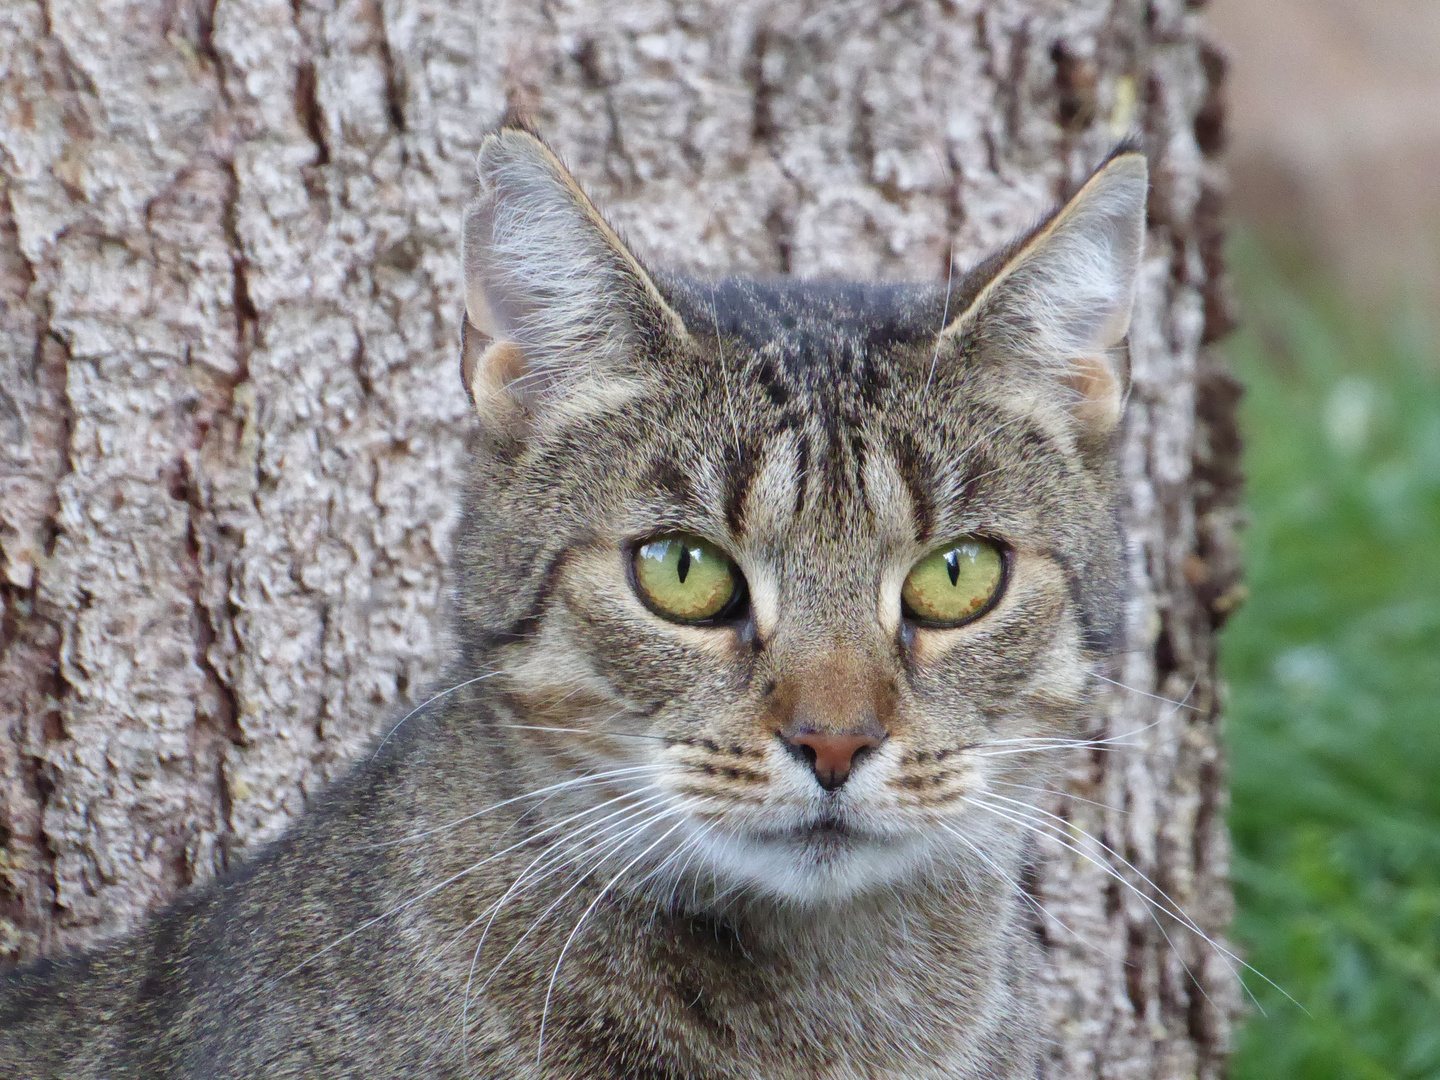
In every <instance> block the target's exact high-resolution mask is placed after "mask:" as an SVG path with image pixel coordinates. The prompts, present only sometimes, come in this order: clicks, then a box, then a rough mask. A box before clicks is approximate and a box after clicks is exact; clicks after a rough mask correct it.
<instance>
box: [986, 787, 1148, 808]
mask: <svg viewBox="0 0 1440 1080" xmlns="http://www.w3.org/2000/svg"><path fill="white" fill-rule="evenodd" d="M987 782H988V783H991V784H999V785H1000V786H1001V787H1012V788H1020V789H1021V790H1024V791H1036V792H1039V793H1041V794H1042V795H1059V796H1060V797H1061V798H1064V799H1071V800H1073V801H1074V802H1081V803H1085V804H1087V805H1089V806H1098V807H1099V808H1100V809H1101V810H1111V811H1114V812H1115V813H1117V814H1124V815H1126V816H1127V817H1128V816H1129V814H1130V811H1129V810H1121V809H1120V808H1119V807H1118V806H1111V805H1110V804H1109V803H1104V802H1097V801H1096V800H1094V799H1086V798H1084V797H1082V796H1080V795H1076V794H1075V793H1074V792H1073V791H1061V790H1060V789H1059V788H1048V787H1036V786H1035V785H1034V784H1016V783H1012V782H1011V781H1009V780H995V779H991V780H989V781H987ZM1027 805H1029V804H1027Z"/></svg>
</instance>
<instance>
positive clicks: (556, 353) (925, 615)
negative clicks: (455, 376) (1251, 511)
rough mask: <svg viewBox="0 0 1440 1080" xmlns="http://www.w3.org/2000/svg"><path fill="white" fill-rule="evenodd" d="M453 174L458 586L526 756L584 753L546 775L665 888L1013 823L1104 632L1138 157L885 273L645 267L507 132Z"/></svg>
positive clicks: (1136, 230) (868, 862) (999, 830)
mask: <svg viewBox="0 0 1440 1080" xmlns="http://www.w3.org/2000/svg"><path fill="white" fill-rule="evenodd" d="M479 174H480V194H479V198H478V199H477V201H476V202H475V203H474V204H473V205H472V206H471V208H470V210H469V212H468V215H467V218H466V222H465V255H464V259H465V275H466V309H467V317H466V323H467V326H466V341H465V346H464V353H465V355H464V362H463V373H464V377H465V381H466V384H467V387H468V389H469V391H470V393H471V395H472V397H473V399H474V400H475V403H476V408H477V410H478V412H479V414H480V418H481V423H480V432H481V434H480V437H479V439H478V440H477V457H476V461H475V463H474V465H473V475H472V481H471V489H470V494H469V503H468V509H467V512H466V520H465V524H464V526H463V528H462V530H461V536H460V539H459V543H458V548H457V553H456V572H457V576H458V579H459V590H458V591H459V612H460V621H461V626H462V633H463V634H464V635H465V636H466V637H467V638H468V639H469V641H470V642H471V650H472V651H471V655H472V656H473V657H475V658H477V659H484V660H485V661H486V662H488V663H490V664H493V665H495V666H496V667H497V668H498V669H500V670H501V672H502V674H501V675H500V676H497V677H496V678H495V679H494V680H493V681H492V682H491V684H490V685H491V686H492V687H493V688H494V690H495V693H494V695H493V697H494V700H495V701H496V702H497V703H498V705H499V708H500V710H501V715H502V719H503V720H505V721H508V722H510V723H512V724H513V725H514V726H513V727H510V728H507V729H506V731H507V737H508V738H512V739H514V740H516V741H517V742H518V743H519V744H521V746H522V754H521V757H522V760H524V761H525V762H526V768H527V771H528V774H529V776H530V779H532V780H533V781H534V783H535V784H536V785H538V786H544V785H545V784H546V783H549V784H564V783H566V781H567V778H570V777H579V776H582V775H586V774H595V775H598V774H601V773H605V772H608V771H610V770H616V771H615V772H614V773H613V775H611V776H610V777H609V778H608V779H607V780H606V781H605V782H604V783H600V782H597V783H593V784H591V783H577V784H575V785H574V786H572V787H570V788H568V789H557V790H564V791H566V792H567V793H568V794H570V795H572V796H573V798H569V799H567V800H565V803H566V805H567V806H568V807H569V808H570V810H571V811H574V812H580V813H581V814H582V816H581V817H579V818H577V819H575V820H576V822H577V824H576V826H575V828H576V829H579V828H580V827H581V826H584V825H585V822H586V820H587V819H586V817H585V816H584V814H585V813H588V814H589V815H590V816H589V819H588V820H589V822H590V827H591V828H592V829H593V830H594V831H593V833H592V834H591V835H592V837H593V842H594V844H595V845H596V849H597V850H599V849H600V848H601V847H602V846H603V845H604V844H606V843H614V844H616V845H619V846H617V848H616V850H617V851H622V852H624V853H626V854H627V855H629V854H633V855H634V856H635V857H636V858H641V857H642V856H643V865H645V866H648V867H651V868H652V872H653V873H654V874H655V875H656V880H662V881H665V882H666V886H665V887H666V888H667V889H668V888H669V887H670V881H671V879H673V878H674V877H675V876H676V875H680V874H682V873H690V872H693V871H695V870H696V869H697V868H700V869H702V870H703V872H704V873H705V874H706V875H707V877H708V876H709V875H715V876H716V877H718V880H720V881H721V883H722V884H724V883H728V884H729V885H730V886H732V887H735V888H739V889H742V890H747V891H750V892H752V893H758V894H766V895H770V896H774V897H783V898H788V899H791V900H795V901H799V902H806V903H809V902H827V901H834V900H838V899H843V898H844V897H847V896H850V895H854V894H855V893H857V892H861V891H865V890H867V889H871V888H874V887H877V886H881V885H886V884H893V883H894V882H895V881H897V880H899V879H901V878H904V877H905V876H906V875H909V874H912V873H915V872H917V871H922V870H925V869H926V868H932V869H933V868H935V867H945V866H947V865H949V866H954V865H957V864H958V865H963V864H964V863H966V862H967V861H973V860H976V859H980V860H984V859H987V858H989V859H993V858H994V857H995V856H1000V855H1006V854H1007V853H1013V852H1014V851H1015V850H1016V849H1017V848H1018V846H1019V843H1020V837H1021V836H1022V834H1023V832H1024V831H1025V830H1024V829H1023V828H1022V826H1021V824H1020V823H1018V822H1016V821H1015V820H1014V819H1016V818H1017V817H1023V816H1025V815H1027V814H1033V811H1030V810H1027V809H1024V806H1025V804H1028V803H1031V802H1033V801H1034V800H1036V798H1037V796H1036V793H1035V789H1036V787H1037V786H1038V785H1039V784H1041V782H1042V781H1041V780H1040V779H1038V778H1039V777H1042V776H1043V775H1044V773H1045V770H1046V767H1047V765H1049V764H1050V763H1052V762H1053V761H1054V759H1055V753H1054V749H1055V747H1056V746H1057V745H1058V740H1063V739H1067V738H1070V737H1073V736H1074V735H1076V734H1077V733H1079V732H1080V731H1082V730H1083V728H1084V720H1085V717H1086V715H1087V709H1088V702H1089V698H1090V695H1091V692H1092V687H1093V685H1094V683H1095V681H1096V679H1097V677H1098V676H1097V675H1096V674H1095V672H1096V670H1097V668H1098V667H1099V665H1100V663H1101V661H1102V659H1103V657H1104V655H1105V653H1106V652H1107V651H1108V650H1109V648H1110V647H1111V645H1112V641H1113V639H1114V637H1115V634H1116V632H1117V623H1118V619H1119V606H1120V597H1119V561H1120V545H1121V541H1120V537H1119V535H1118V532H1117V524H1116V510H1115V497H1116V480H1115V469H1114V463H1113V461H1112V444H1113V442H1114V441H1115V440H1114V435H1115V430H1116V427H1117V424H1118V422H1119V419H1120V415H1121V408H1122V402H1123V396H1124V392H1125V385H1126V379H1125V376H1124V374H1123V369H1124V361H1123V359H1120V358H1118V357H1117V355H1116V349H1117V346H1119V345H1120V343H1121V341H1122V339H1123V338H1124V336H1125V334H1126V332H1127V329H1128V326H1129V322H1130V312H1131V306H1132V301H1133V297H1134V293H1135V282H1136V276H1137V272H1138V267H1139V262H1140V258H1141V250H1142V245H1143V236H1144V213H1145V199H1146V168H1145V161H1144V158H1143V157H1142V156H1141V155H1140V154H1138V153H1136V152H1133V151H1129V150H1124V151H1121V152H1117V153H1116V154H1115V155H1113V156H1112V157H1111V158H1110V159H1109V160H1108V161H1107V162H1106V163H1105V164H1104V165H1103V166H1102V167H1101V168H1100V169H1099V170H1098V171H1097V172H1096V173H1095V175H1094V176H1093V177H1092V178H1091V179H1090V180H1089V182H1088V183H1086V184H1085V185H1084V187H1083V188H1081V190H1080V191H1079V192H1078V193H1077V194H1076V195H1075V196H1074V198H1072V199H1071V200H1070V202H1069V203H1068V204H1067V205H1066V206H1065V207H1063V208H1062V209H1061V210H1060V211H1059V212H1057V213H1056V214H1055V215H1054V216H1052V217H1051V218H1049V219H1048V220H1047V221H1046V222H1045V223H1044V224H1042V225H1041V226H1039V227H1038V228H1036V229H1035V230H1033V231H1032V232H1031V233H1030V234H1029V235H1028V236H1026V237H1025V238H1024V239H1023V240H1021V241H1020V242H1018V243H1017V244H1016V245H1014V246H1013V247H1012V248H1010V249H1009V250H1007V251H1005V252H1002V253H1000V254H999V255H997V256H995V257H994V258H992V259H990V260H988V261H987V262H986V263H984V264H983V265H982V266H980V267H979V268H977V269H976V270H975V271H973V272H972V273H970V274H969V275H967V276H965V277H964V278H963V279H961V278H957V279H956V280H954V281H952V282H950V283H947V284H937V285H923V286H904V287H901V286H884V285H855V284H840V283H826V282H804V281H787V280H777V281H768V282H765V281H758V282H757V281H725V282H713V283H712V282H706V281H697V280H688V279H684V278H680V277H672V276H669V275H661V274H658V273H652V272H649V271H647V270H646V268H645V267H643V266H642V265H641V263H640V261H639V260H638V259H637V258H636V257H635V255H634V254H632V253H631V252H630V251H629V250H628V249H627V248H626V246H625V245H624V243H623V242H622V241H621V239H620V238H619V236H618V235H617V234H616V233H615V231H614V230H613V229H611V228H610V227H609V226H608V225H607V224H606V223H605V221H604V220H603V219H602V218H601V216H600V214H599V213H598V212H597V211H596V210H595V208H594V206H593V205H592V204H591V203H590V202H589V200H588V199H587V198H586V197H585V195H584V194H583V193H582V192H581V191H580V189H579V187H578V186H577V185H576V183H575V181H574V179H573V178H572V177H571V176H570V174H569V173H568V172H567V171H566V170H565V169H564V167H563V166H562V165H561V163H560V162H559V160H558V159H557V158H556V156H555V155H554V154H553V153H552V152H551V151H550V150H549V149H548V148H547V147H546V146H545V145H544V144H543V143H542V142H541V141H540V140H539V139H537V138H536V137H535V136H534V135H533V134H531V133H529V132H527V131H524V130H520V129H515V128H507V129H505V130H502V131H500V132H499V133H498V134H495V135H492V136H491V137H490V138H489V139H488V140H487V141H486V143H485V145H484V148H483V149H482V151H481V154H480V162H479ZM477 722H479V721H477ZM626 770H628V771H626ZM606 800H611V801H609V802H607V801H606ZM577 805H578V806H579V807H580V810H579V811H575V807H576V806H577ZM627 814H628V815H629V816H626V815H627ZM1007 818H1008V819H1010V820H1007ZM652 819H653V820H652ZM627 830H628V831H627ZM578 835H579V836H580V837H582V838H583V837H584V836H585V835H586V834H585V833H583V832H580V833H578ZM617 837H622V838H623V843H622V841H621V840H617V839H616V838H617ZM646 845H651V847H650V849H649V851H650V853H649V854H647V853H646V852H645V850H644V849H645V847H646Z"/></svg>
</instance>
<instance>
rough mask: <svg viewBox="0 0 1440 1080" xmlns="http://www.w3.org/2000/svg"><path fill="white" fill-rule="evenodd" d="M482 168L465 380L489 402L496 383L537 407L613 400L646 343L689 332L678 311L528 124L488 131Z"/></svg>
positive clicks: (468, 258) (473, 221)
mask: <svg viewBox="0 0 1440 1080" xmlns="http://www.w3.org/2000/svg"><path fill="white" fill-rule="evenodd" d="M478 175H479V193H478V197H477V198H476V200H475V201H474V202H473V203H472V204H471V205H470V207H469V209H468V210H467V212H466V215H465V231H464V251H463V261H464V271H465V313H466V322H467V324H468V326H467V340H466V342H465V346H464V354H465V355H464V357H463V360H462V368H463V370H464V371H465V378H466V389H467V390H469V391H470V393H471V395H472V396H473V397H474V398H475V400H476V404H477V407H482V411H484V410H483V402H484V400H485V399H487V398H488V397H491V396H493V395H495V394H499V393H507V394H510V395H511V396H512V397H514V398H516V399H517V401H516V403H517V404H519V405H521V406H522V407H523V408H524V410H525V411H527V412H530V413H534V412H535V411H536V410H537V409H539V408H541V407H542V405H543V404H544V403H546V402H547V401H550V400H552V399H554V398H556V397H568V398H570V399H571V402H570V403H571V405H572V406H573V405H578V406H580V407H582V408H583V407H584V399H585V398H586V396H587V394H589V395H590V396H591V397H595V398H596V399H604V400H605V401H606V403H607V404H613V403H614V401H615V398H616V393H615V391H617V390H619V389H620V388H621V386H622V384H626V383H633V378H632V376H633V375H634V374H635V373H636V371H637V370H638V366H637V365H638V363H639V361H640V360H641V354H642V353H643V352H644V350H645V349H646V347H647V345H650V344H653V342H654V341H655V340H657V337H658V336H659V335H664V334H667V333H669V334H675V333H682V334H683V332H684V327H683V324H681V322H680V319H679V317H678V316H677V315H676V314H675V313H674V311H673V310H672V309H671V308H670V306H669V305H668V304H667V303H666V302H665V300H664V298H663V296H661V294H660V292H659V290H658V288H656V286H655V284H654V282H653V281H652V280H651V278H650V276H649V274H647V273H646V272H645V269H644V268H643V267H642V266H641V264H640V262H639V260H638V259H636V258H635V256H634V255H633V254H631V253H630V251H629V250H628V249H627V248H626V247H625V245H624V243H623V242H622V241H621V239H620V237H619V236H618V235H617V234H616V233H615V230H614V229H612V228H611V227H610V226H609V224H608V223H606V221H605V219H604V218H602V217H601V216H600V213H599V211H598V210H596V209H595V206H594V204H593V203H591V202H590V200H589V199H588V198H587V197H586V196H585V194H584V192H582V191H581V190H580V187H579V185H578V184H576V182H575V179H574V177H573V176H571V175H570V173H569V171H568V170H566V168H565V166H564V165H562V164H561V162H560V159H559V158H558V157H556V156H555V153H554V152H553V151H552V150H551V149H550V148H549V147H548V146H546V145H545V144H544V143H543V142H542V141H541V140H540V139H539V137H538V136H536V135H535V134H534V132H533V131H531V130H529V128H528V126H519V125H518V123H516V124H511V126H507V127H503V128H502V129H501V130H499V131H497V132H495V133H494V134H491V135H490V136H488V137H487V138H486V139H485V142H484V143H483V145H482V146H481V148H480V156H479V160H478ZM470 331H474V332H475V334H474V335H473V336H477V337H478V338H480V339H481V340H476V341H471V340H470V338H471V336H472V335H471V334H470ZM598 384H605V385H606V387H607V389H606V390H605V392H600V393H594V392H595V391H598V390H599V389H600V387H599V385H598Z"/></svg>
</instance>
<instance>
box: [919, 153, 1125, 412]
mask: <svg viewBox="0 0 1440 1080" xmlns="http://www.w3.org/2000/svg"><path fill="white" fill-rule="evenodd" d="M1147 185H1148V179H1147V171H1146V164H1145V158H1144V155H1142V154H1139V153H1136V152H1125V153H1121V154H1119V155H1117V156H1116V157H1114V158H1112V159H1110V160H1109V161H1108V162H1106V163H1105V164H1104V165H1103V166H1101V167H1100V168H1099V169H1098V170H1097V171H1096V172H1095V174H1094V175H1093V176H1092V177H1090V179H1089V180H1088V181H1086V183H1085V185H1084V187H1082V188H1081V189H1080V190H1079V191H1078V192H1077V193H1076V194H1075V196H1074V198H1072V199H1071V200H1070V201H1069V202H1068V203H1067V204H1066V205H1065V206H1064V208H1063V209H1061V210H1060V212H1059V213H1058V214H1056V215H1055V216H1054V217H1053V218H1052V219H1051V220H1050V221H1049V222H1048V223H1047V224H1046V225H1045V226H1044V227H1043V228H1041V229H1040V230H1039V231H1038V232H1036V234H1035V235H1034V236H1033V237H1031V238H1030V239H1029V241H1028V242H1027V243H1026V244H1025V245H1024V246H1023V247H1022V248H1021V249H1020V251H1019V252H1018V253H1017V254H1016V255H1015V256H1014V257H1012V258H1011V259H1010V260H1009V261H1008V262H1007V263H1006V264H1005V266H1004V267H1003V268H1002V269H1001V270H1000V272H999V273H998V274H996V276H995V277H994V278H993V279H992V280H991V281H990V283H989V284H988V285H986V286H985V288H984V289H982V290H981V292H980V293H979V295H978V296H977V297H976V298H975V301H974V302H973V303H972V304H971V305H970V307H969V308H968V309H967V310H966V311H965V313H964V314H962V315H961V316H960V317H959V318H957V319H955V320H954V322H952V323H951V324H950V325H949V326H948V327H947V328H946V330H945V336H947V337H948V336H951V335H953V334H959V333H962V332H972V331H973V332H976V333H978V334H979V336H980V340H981V342H982V346H983V347H988V348H991V349H995V348H998V349H1001V350H1003V351H1005V352H1007V353H1009V354H1011V355H1013V356H1017V357H1023V358H1026V359H1028V360H1031V361H1032V362H1038V363H1039V364H1040V366H1041V367H1042V368H1046V369H1049V370H1051V371H1052V372H1053V374H1054V376H1055V377H1056V378H1058V380H1059V381H1060V382H1061V383H1063V384H1064V385H1066V386H1068V387H1069V388H1070V389H1071V390H1072V391H1074V392H1075V393H1076V395H1077V396H1076V398H1075V399H1074V400H1073V401H1072V402H1071V411H1072V413H1074V415H1075V416H1076V417H1077V418H1078V419H1079V420H1080V421H1081V422H1082V423H1083V424H1084V425H1085V426H1086V427H1088V428H1090V429H1091V430H1094V431H1096V432H1097V433H1102V434H1103V433H1105V432H1108V431H1110V430H1112V429H1113V428H1114V427H1115V425H1116V424H1118V423H1119V420H1120V412H1121V406H1122V399H1123V394H1124V389H1123V384H1124V378H1123V376H1122V375H1121V373H1120V372H1119V371H1117V370H1116V366H1115V363H1114V361H1113V359H1112V358H1111V357H1110V356H1109V355H1108V353H1109V350H1110V349H1112V348H1113V347H1114V346H1116V345H1118V344H1119V343H1120V341H1121V340H1122V339H1123V338H1124V337H1125V335H1126V334H1127V333H1128V332H1129V330H1130V315H1131V311H1132V309H1133V308H1134V305H1135V286H1136V280H1137V278H1138V276H1139V270H1140V259H1141V256H1142V253H1143V250H1144V245H1145V199H1146V190H1147Z"/></svg>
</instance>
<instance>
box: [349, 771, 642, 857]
mask: <svg viewBox="0 0 1440 1080" xmlns="http://www.w3.org/2000/svg"><path fill="white" fill-rule="evenodd" d="M666 767H667V766H665V765H660V764H653V765H630V766H627V767H625V768H623V769H610V770H607V771H605V772H600V773H587V774H585V775H584V776H577V777H575V778H574V779H573V780H562V781H561V782H559V783H557V784H551V785H549V786H548V787H543V788H536V789H535V790H534V791H528V792H526V793H525V794H524V795H514V796H512V797H510V798H508V799H502V800H501V801H500V802H498V803H493V804H492V805H490V806H487V807H486V808H485V809H484V810H476V811H475V812H474V813H473V814H466V815H465V816H464V817H458V818H456V819H455V820H454V821H447V822H446V823H445V824H444V825H436V826H435V827H434V828H431V829H426V830H424V831H423V832H418V833H411V834H410V835H408V836H402V837H399V838H398V839H395V840H382V841H380V842H379V843H377V844H371V845H369V846H368V847H365V848H362V849H360V850H363V851H371V850H374V849H376V848H384V847H392V846H393V845H395V844H410V843H414V842H415V841H416V840H423V839H425V838H426V837H427V836H434V835H435V834H436V833H440V832H445V831H446V830H447V829H453V828H456V827H457V826H460V825H464V824H465V823H466V822H467V821H474V820H475V819H476V818H480V817H484V816H485V815H486V814H489V813H491V812H493V811H495V810H499V809H500V808H501V807H504V806H510V805H512V804H514V803H517V802H524V801H525V800H526V799H533V798H535V797H536V796H537V795H544V794H546V792H549V793H550V794H552V795H553V794H554V793H556V792H559V791H564V790H567V789H570V788H577V787H584V786H586V785H588V784H599V783H601V782H602V781H605V780H614V779H617V778H619V777H622V776H634V775H638V774H641V773H647V772H662V771H664V770H665V768H666ZM547 797H548V796H547Z"/></svg>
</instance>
